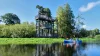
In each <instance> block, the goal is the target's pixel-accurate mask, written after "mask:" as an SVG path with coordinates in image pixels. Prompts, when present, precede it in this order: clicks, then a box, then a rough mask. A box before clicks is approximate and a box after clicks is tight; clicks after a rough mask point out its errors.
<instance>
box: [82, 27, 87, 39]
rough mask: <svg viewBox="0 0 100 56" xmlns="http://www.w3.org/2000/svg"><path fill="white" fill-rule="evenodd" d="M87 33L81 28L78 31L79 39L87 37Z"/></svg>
mask: <svg viewBox="0 0 100 56" xmlns="http://www.w3.org/2000/svg"><path fill="white" fill-rule="evenodd" d="M87 34H88V31H87V30H86V29H84V28H81V30H80V36H81V37H87Z"/></svg>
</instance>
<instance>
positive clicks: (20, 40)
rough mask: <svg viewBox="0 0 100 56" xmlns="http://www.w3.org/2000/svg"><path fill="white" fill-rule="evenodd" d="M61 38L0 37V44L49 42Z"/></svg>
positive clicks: (60, 39)
mask: <svg viewBox="0 0 100 56" xmlns="http://www.w3.org/2000/svg"><path fill="white" fill-rule="evenodd" d="M63 40H64V39H62V38H0V44H51V43H55V42H63Z"/></svg>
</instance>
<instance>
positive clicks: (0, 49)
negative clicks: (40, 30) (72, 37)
mask: <svg viewBox="0 0 100 56" xmlns="http://www.w3.org/2000/svg"><path fill="white" fill-rule="evenodd" d="M84 46H85V45H84ZM81 49H82V48H80V47H78V49H75V47H74V46H72V47H70V46H69V47H67V46H66V45H63V43H60V44H59V43H54V44H36V45H30V44H28V45H13V44H12V45H0V56H73V55H74V56H78V52H79V53H80V54H81V52H80V50H81Z"/></svg>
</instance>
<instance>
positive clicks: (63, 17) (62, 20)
mask: <svg viewBox="0 0 100 56" xmlns="http://www.w3.org/2000/svg"><path fill="white" fill-rule="evenodd" d="M57 20H58V31H59V34H60V36H61V37H70V36H71V35H72V34H73V30H74V26H75V21H74V15H73V11H72V10H71V8H70V6H69V4H68V3H67V4H65V5H64V6H59V8H58V10H57Z"/></svg>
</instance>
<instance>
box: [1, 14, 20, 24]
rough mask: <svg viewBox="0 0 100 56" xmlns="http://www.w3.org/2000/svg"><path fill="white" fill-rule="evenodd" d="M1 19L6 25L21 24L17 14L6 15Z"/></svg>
mask: <svg viewBox="0 0 100 56" xmlns="http://www.w3.org/2000/svg"><path fill="white" fill-rule="evenodd" d="M1 19H2V20H3V22H4V23H5V24H6V25H8V24H20V19H19V18H18V16H17V15H16V14H13V13H6V14H5V15H3V16H1Z"/></svg>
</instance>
